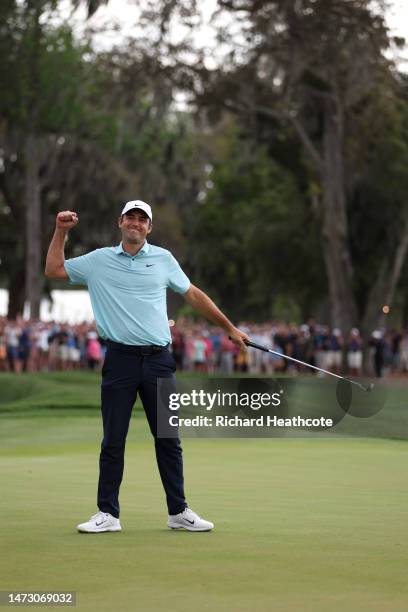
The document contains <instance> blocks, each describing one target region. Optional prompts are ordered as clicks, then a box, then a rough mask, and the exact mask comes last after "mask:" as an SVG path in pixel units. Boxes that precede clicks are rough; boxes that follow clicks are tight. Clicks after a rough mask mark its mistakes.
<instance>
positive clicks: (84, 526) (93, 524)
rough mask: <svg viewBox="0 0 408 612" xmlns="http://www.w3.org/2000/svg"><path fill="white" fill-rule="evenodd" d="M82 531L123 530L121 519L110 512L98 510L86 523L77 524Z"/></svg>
mask: <svg viewBox="0 0 408 612" xmlns="http://www.w3.org/2000/svg"><path fill="white" fill-rule="evenodd" d="M77 529H78V531H80V532H81V533H102V532H103V531H122V527H121V525H120V521H119V519H118V518H115V517H114V516H112V515H111V514H109V512H97V513H96V514H94V515H93V516H91V518H90V519H89V521H87V522H86V523H81V524H80V525H78V526H77Z"/></svg>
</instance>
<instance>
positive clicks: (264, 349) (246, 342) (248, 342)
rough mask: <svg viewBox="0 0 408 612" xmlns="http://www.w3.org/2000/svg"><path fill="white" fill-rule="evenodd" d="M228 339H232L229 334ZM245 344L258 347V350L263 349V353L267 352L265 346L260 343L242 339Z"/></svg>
mask: <svg viewBox="0 0 408 612" xmlns="http://www.w3.org/2000/svg"><path fill="white" fill-rule="evenodd" d="M228 338H229V339H230V340H232V338H231V336H228ZM244 342H245V344H246V345H247V346H252V348H256V349H259V350H260V351H265V353H268V352H269V349H268V348H266V346H262V345H261V344H256V343H255V342H250V341H249V340H244Z"/></svg>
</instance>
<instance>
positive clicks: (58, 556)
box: [0, 373, 408, 612]
mask: <svg viewBox="0 0 408 612" xmlns="http://www.w3.org/2000/svg"><path fill="white" fill-rule="evenodd" d="M404 394H406V388H404V387H401V386H397V385H396V386H395V389H393V391H392V393H391V401H390V408H389V413H388V414H389V415H390V418H391V417H393V415H394V417H395V415H398V414H400V412H401V410H402V407H401V406H402V403H403V397H404ZM0 398H1V399H0V510H1V517H2V526H1V528H0V546H1V552H2V554H1V556H0V590H51V591H52V590H75V591H76V592H77V609H78V610H81V611H94V610H95V611H99V610H102V611H104V610H109V611H111V610H121V611H128V610H129V611H131V610H132V611H134V610H141V611H156V610H157V611H161V610H163V611H164V610H175V611H177V612H184V611H187V610H188V611H189V612H190V611H191V610H192V609H194V610H198V611H204V610H216V611H225V612H227V611H228V612H230V611H241V610H242V611H244V610H245V611H247V610H248V609H250V610H254V611H265V612H267V611H268V612H269V611H270V610H278V611H294V612H298V611H301V612H303V611H305V612H309V611H310V612H320V611H325V612H326V611H328V610H330V611H332V610H334V611H337V610H339V611H340V610H342V611H343V610H344V609H347V610H348V611H349V612H352V611H365V610H367V611H368V610H370V611H381V612H383V611H384V610H387V611H388V610H389V611H392V612H398V611H402V610H404V611H405V610H406V609H407V598H408V587H407V581H406V549H405V546H406V545H405V542H406V540H407V536H408V527H407V524H408V523H407V519H406V508H407V505H408V490H407V486H406V483H407V467H406V466H407V450H408V445H407V443H406V442H405V441H404V440H391V439H379V438H370V439H358V438H357V439H340V438H339V439H335V438H333V439H324V440H313V439H258V440H253V439H228V440H225V439H188V440H187V439H186V440H185V441H184V443H183V447H184V457H185V476H186V491H187V494H188V501H189V503H190V505H191V506H192V507H193V509H196V510H197V511H198V512H199V513H201V514H202V515H203V516H204V517H206V518H209V519H210V520H213V521H214V522H215V524H216V528H215V530H214V531H213V532H211V533H201V534H200V533H198V534H194V533H187V532H175V531H174V532H173V531H170V530H167V529H166V527H165V522H166V511H165V504H164V496H163V493H162V489H161V484H160V481H159V477H158V474H157V469H156V465H155V457H154V452H153V445H152V442H151V439H150V434H149V433H148V430H147V426H146V423H145V419H144V417H143V414H142V413H141V412H140V411H138V410H137V411H135V413H134V417H133V419H132V424H131V428H130V433H129V437H128V444H127V450H126V467H125V479H124V483H123V486H122V491H121V504H122V514H121V520H122V525H123V527H124V531H123V532H122V533H119V534H98V535H80V534H78V533H76V531H75V525H76V524H77V523H78V522H82V521H83V520H85V519H87V518H88V517H89V516H90V515H91V514H93V513H94V511H95V497H96V481H97V475H98V462H97V459H98V452H99V444H100V438H101V423H100V418H99V387H98V375H92V374H90V375H88V374H87V373H84V374H76V373H75V374H69V375H66V374H49V375H41V376H21V377H18V378H16V377H12V376H7V375H2V376H0ZM395 418H396V417H395ZM6 609H7V608H6Z"/></svg>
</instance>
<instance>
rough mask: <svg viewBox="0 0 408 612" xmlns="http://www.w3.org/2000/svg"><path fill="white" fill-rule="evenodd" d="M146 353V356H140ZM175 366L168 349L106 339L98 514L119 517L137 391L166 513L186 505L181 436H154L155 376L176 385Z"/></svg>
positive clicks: (155, 423)
mask: <svg viewBox="0 0 408 612" xmlns="http://www.w3.org/2000/svg"><path fill="white" fill-rule="evenodd" d="M149 351H150V354H142V352H143V353H149ZM175 369H176V366H175V361H174V359H173V356H172V354H171V353H170V352H169V350H168V349H167V348H165V349H164V350H163V351H161V352H152V351H151V349H150V348H141V347H133V346H126V345H122V344H117V343H113V342H109V343H108V350H107V353H106V357H105V362H104V365H103V368H102V393H101V394H102V419H103V440H102V445H101V454H100V458H99V485H98V508H99V510H101V511H102V512H109V513H110V514H112V516H115V517H117V518H118V517H119V513H120V506H119V488H120V484H121V482H122V477H123V468H124V454H125V443H126V436H127V432H128V429H129V422H130V417H131V413H132V408H133V405H134V403H135V401H136V396H137V393H139V395H140V399H141V400H142V404H143V408H144V411H145V413H146V417H147V420H148V422H149V427H150V431H151V433H152V435H153V437H154V442H155V447H156V459H157V465H158V468H159V472H160V477H161V480H162V483H163V487H164V490H165V493H166V500H167V508H168V512H169V514H178V513H179V512H182V511H183V510H184V508H186V507H187V503H186V500H185V497H184V479H183V459H182V449H181V444H180V440H179V439H178V438H158V437H157V409H156V402H157V398H156V395H157V378H169V379H172V381H173V382H172V385H174V389H175V377H174V371H175ZM172 385H170V386H172Z"/></svg>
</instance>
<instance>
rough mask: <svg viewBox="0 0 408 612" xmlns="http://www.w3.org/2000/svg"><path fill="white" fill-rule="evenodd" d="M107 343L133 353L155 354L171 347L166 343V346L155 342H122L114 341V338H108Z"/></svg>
mask: <svg viewBox="0 0 408 612" xmlns="http://www.w3.org/2000/svg"><path fill="white" fill-rule="evenodd" d="M106 344H107V345H108V346H109V347H110V348H113V349H117V350H119V351H123V352H124V353H132V354H133V355H153V354H155V353H161V352H162V351H167V350H168V347H169V345H168V344H165V345H164V346H158V345H155V344H146V345H137V344H121V343H120V342H114V341H113V340H106Z"/></svg>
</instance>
